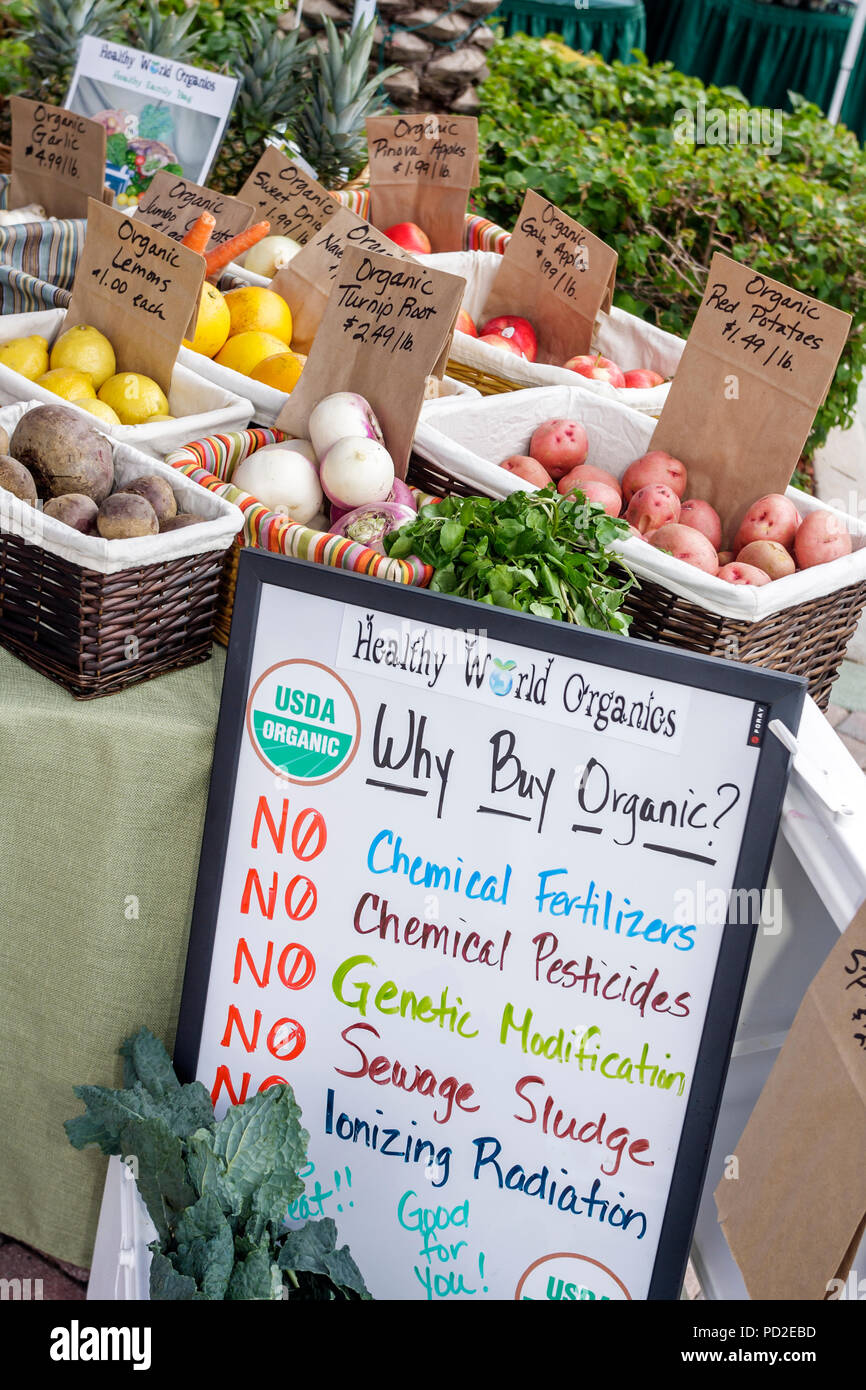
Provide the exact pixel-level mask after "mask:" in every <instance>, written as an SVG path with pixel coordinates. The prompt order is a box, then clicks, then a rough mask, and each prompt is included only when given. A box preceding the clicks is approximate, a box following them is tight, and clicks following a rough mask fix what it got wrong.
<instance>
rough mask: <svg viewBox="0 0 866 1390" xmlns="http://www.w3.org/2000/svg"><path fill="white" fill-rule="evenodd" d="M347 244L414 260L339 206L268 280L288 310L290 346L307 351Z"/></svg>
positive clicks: (346, 209)
mask: <svg viewBox="0 0 866 1390" xmlns="http://www.w3.org/2000/svg"><path fill="white" fill-rule="evenodd" d="M347 246H355V247H357V248H358V250H360V251H378V252H379V253H380V254H381V255H384V256H395V257H396V258H397V259H398V260H407V261H413V260H414V257H413V256H410V255H409V253H408V251H403V250H402V249H401V248H400V247H399V246H395V245H394V243H393V241H389V239H388V237H386V236H385V235H384V233H383V232H379V231H377V230H376V228H375V227H374V226H372V225H371V223H369V222H365V221H364V219H363V217H359V216H358V214H357V213H355V212H352V210H351V209H350V208H340V209H339V211H338V212H337V213H336V214H335V216H334V217H332V218H331V219H330V221H329V222H327V223H326V224H325V226H324V227H323V228H322V229H321V231H319V232H316V233H315V234H314V235H313V236H312V237H311V238H310V240H309V241H308V242H307V244H306V246H305V247H304V249H303V251H299V252H298V254H297V255H296V256H293V257H292V260H291V262H290V263H289V264H288V265H287V266H286V267H285V269H284V270H280V271H278V272H277V274H276V275H275V276H274V278H273V280H272V281H271V289H272V290H275V291H276V293H277V294H279V295H282V297H283V299H284V300H285V301H286V303H287V304H288V306H289V308H290V309H291V311H292V346H293V347H294V348H295V350H296V351H297V352H306V353H308V352H309V351H310V347H311V345H312V342H313V339H314V337H315V336H316V333H317V332H318V329H319V324H320V323H321V321H322V316H323V314H324V312H325V306H326V305H327V303H328V297H329V295H330V293H331V289H332V287H333V284H334V281H335V280H336V278H337V272H338V271H339V269H340V262H341V261H342V259H343V252H344V250H345V249H346V247H347Z"/></svg>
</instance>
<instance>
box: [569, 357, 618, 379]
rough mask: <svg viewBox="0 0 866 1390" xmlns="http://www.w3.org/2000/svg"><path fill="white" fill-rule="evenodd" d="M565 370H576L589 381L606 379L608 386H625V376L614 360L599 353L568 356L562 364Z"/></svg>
mask: <svg viewBox="0 0 866 1390" xmlns="http://www.w3.org/2000/svg"><path fill="white" fill-rule="evenodd" d="M562 365H563V366H564V367H565V368H566V370H567V371H569V372H577V373H578V374H579V375H580V376H585V377H588V378H589V379H590V381H606V382H607V383H608V385H609V386H625V377H624V376H623V374H622V372H621V371H620V369H619V367H618V366H617V365H616V363H615V362H611V360H610V358H609V357H602V355H601V353H600V352H599V353H590V354H589V355H588V356H583V357H569V359H568V361H567V362H563V364H562Z"/></svg>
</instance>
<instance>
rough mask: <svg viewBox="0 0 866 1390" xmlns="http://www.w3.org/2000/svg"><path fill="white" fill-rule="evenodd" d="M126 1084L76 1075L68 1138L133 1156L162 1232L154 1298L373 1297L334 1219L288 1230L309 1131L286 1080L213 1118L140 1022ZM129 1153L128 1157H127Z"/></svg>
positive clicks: (197, 1087)
mask: <svg viewBox="0 0 866 1390" xmlns="http://www.w3.org/2000/svg"><path fill="white" fill-rule="evenodd" d="M120 1055H121V1056H122V1058H123V1089H122V1090H119V1091H112V1090H109V1089H107V1088H106V1087H103V1086H76V1087H75V1094H76V1095H77V1096H78V1097H79V1099H80V1100H83V1101H84V1104H85V1106H86V1107H87V1109H86V1113H85V1114H84V1115H79V1116H77V1117H76V1118H75V1119H74V1120H67V1122H66V1126H65V1128H66V1133H67V1135H68V1137H69V1141H70V1143H71V1144H73V1145H74V1147H75V1148H76V1149H84V1148H86V1147H88V1146H90V1145H97V1146H98V1147H99V1148H100V1149H101V1150H102V1152H103V1153H104V1154H119V1155H120V1156H121V1157H122V1158H123V1159H124V1161H125V1162H129V1166H130V1167H131V1169H132V1171H133V1173H134V1174H135V1177H136V1181H137V1183H138V1190H139V1192H140V1194H141V1196H142V1199H143V1200H144V1203H145V1205H146V1207H147V1210H148V1213H149V1215H150V1218H151V1220H152V1221H153V1224H154V1226H155V1227H156V1230H157V1233H158V1239H157V1240H156V1241H155V1242H154V1243H153V1244H152V1245H151V1246H150V1250H151V1252H152V1255H153V1259H152V1263H151V1267H150V1296H151V1298H152V1299H172V1300H192V1299H348V1300H358V1299H363V1300H366V1299H369V1298H370V1294H369V1293H368V1292H367V1289H366V1288H365V1286H364V1281H363V1279H362V1277H361V1273H360V1271H359V1269H358V1267H357V1265H356V1264H355V1261H354V1260H353V1259H352V1256H351V1255H350V1254H349V1249H348V1247H347V1246H343V1247H342V1248H341V1249H339V1250H338V1249H337V1248H336V1234H337V1232H336V1227H335V1225H334V1223H333V1221H331V1220H329V1219H327V1218H325V1219H323V1220H321V1221H309V1222H307V1224H306V1225H305V1226H303V1227H302V1228H301V1229H300V1230H297V1231H287V1230H285V1229H284V1224H283V1223H284V1221H285V1219H286V1217H287V1215H288V1207H289V1203H290V1202H294V1201H296V1200H297V1199H298V1197H300V1195H301V1193H302V1192H303V1190H304V1184H303V1182H302V1180H301V1178H300V1177H299V1170H300V1169H301V1168H302V1167H303V1165H304V1163H305V1161H306V1152H307V1141H308V1139H309V1135H308V1134H307V1132H306V1130H304V1129H302V1128H301V1124H300V1120H301V1112H300V1109H299V1107H298V1105H297V1104H296V1102H295V1098H294V1095H293V1093H292V1089H291V1087H290V1086H286V1085H279V1086H271V1087H269V1089H268V1090H267V1091H263V1092H260V1093H258V1094H257V1095H254V1096H251V1097H250V1098H249V1099H248V1100H246V1101H244V1103H243V1104H242V1105H233V1106H231V1107H230V1109H229V1110H227V1111H226V1113H225V1115H224V1116H223V1118H222V1119H221V1120H219V1121H217V1120H216V1119H215V1117H214V1110H213V1105H212V1104H211V1098H210V1096H209V1095H208V1092H207V1090H206V1089H205V1087H204V1086H203V1085H202V1084H201V1082H200V1081H194V1082H192V1084H191V1085H187V1086H183V1085H181V1083H180V1082H179V1081H178V1079H177V1076H176V1075H175V1072H174V1068H173V1067H172V1064H171V1059H170V1058H169V1055H168V1053H167V1052H166V1050H165V1048H164V1046H163V1045H162V1043H161V1042H160V1041H159V1039H158V1038H156V1037H154V1035H153V1034H152V1033H151V1032H149V1030H148V1029H147V1028H142V1029H140V1030H139V1032H138V1033H137V1034H135V1036H134V1037H131V1038H127V1040H126V1042H125V1043H124V1044H123V1046H122V1047H121V1049H120ZM132 1160H134V1162H133V1161H132Z"/></svg>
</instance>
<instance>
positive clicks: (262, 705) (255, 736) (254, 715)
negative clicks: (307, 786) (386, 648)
mask: <svg viewBox="0 0 866 1390" xmlns="http://www.w3.org/2000/svg"><path fill="white" fill-rule="evenodd" d="M247 733H248V734H249V736H250V740H251V742H252V745H253V748H254V749H255V750H256V753H257V754H258V756H259V757H260V758H261V760H262V762H263V763H264V764H265V766H266V767H268V768H270V769H271V770H272V771H273V772H276V773H278V774H279V775H280V776H281V777H285V778H286V780H287V781H289V782H302V783H311V782H330V780H331V779H332V778H333V777H338V776H339V775H340V773H341V772H344V771H345V769H346V768H347V767H348V766H349V763H350V762H351V761H352V759H353V758H354V756H355V754H356V752H357V751H358V740H359V738H360V734H361V715H360V712H359V710H358V704H357V701H356V700H355V697H354V695H353V694H352V692H351V690H350V689H349V687H348V686H347V684H346V682H345V681H344V680H342V679H341V678H340V677H339V676H338V675H337V674H336V673H335V672H334V671H332V670H330V668H329V667H327V666H323V665H322V664H321V663H320V662H318V661H301V660H296V661H281V662H279V663H278V664H277V665H276V666H271V667H270V669H269V670H267V671H265V673H264V675H262V676H259V679H258V680H257V681H256V683H255V685H254V686H253V688H252V691H251V693H250V698H249V701H248V703H247Z"/></svg>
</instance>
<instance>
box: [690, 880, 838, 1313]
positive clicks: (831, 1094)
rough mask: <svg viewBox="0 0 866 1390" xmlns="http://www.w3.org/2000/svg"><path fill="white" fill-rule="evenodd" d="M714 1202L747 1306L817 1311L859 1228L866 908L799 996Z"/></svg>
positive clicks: (831, 1291) (830, 1291)
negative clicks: (803, 1302) (813, 1306)
mask: <svg viewBox="0 0 866 1390" xmlns="http://www.w3.org/2000/svg"><path fill="white" fill-rule="evenodd" d="M736 1158H737V1169H736V1171H737V1173H738V1176H737V1177H730V1178H728V1177H726V1178H723V1179H722V1181H721V1182H720V1183H719V1185H718V1187H717V1188H716V1191H715V1198H716V1206H717V1208H718V1212H719V1221H720V1222H721V1224H722V1230H723V1231H724V1234H725V1237H726V1239H727V1242H728V1244H729V1245H730V1247H731V1253H732V1254H733V1256H734V1259H735V1260H736V1262H737V1264H738V1265H739V1267H740V1271H741V1273H742V1275H743V1279H744V1281H745V1284H746V1288H747V1289H748V1290H749V1294H750V1296H751V1297H752V1298H754V1299H798V1300H799V1299H824V1298H826V1297H827V1296H828V1295H830V1296H833V1295H834V1293H835V1294H836V1296H837V1297H838V1286H834V1283H833V1281H835V1280H841V1281H844V1279H845V1278H846V1276H847V1274H848V1271H849V1269H850V1267H851V1262H852V1260H853V1258H854V1255H855V1253H856V1250H857V1245H858V1244H859V1239H858V1237H859V1236H860V1235H861V1233H862V1231H863V1228H864V1218H866V904H864V906H863V907H861V909H860V911H859V912H858V913H857V915H856V917H855V918H854V920H853V922H852V923H851V924H850V926H849V927H848V928H847V930H846V931H845V932H844V933H843V934H842V936H841V938H840V939H839V941H838V942H837V944H836V945H835V946H834V947H833V950H832V951H831V952H830V954H829V956H828V957H827V959H826V961H825V962H824V964H823V966H822V967H821V969H820V970H819V972H818V974H817V975H816V977H815V979H814V981H813V982H812V984H811V985H810V987H809V990H808V991H807V994H806V997H805V999H804V1000H803V1003H802V1004H801V1005H800V1008H799V1010H798V1013H797V1016H796V1018H795V1019H794V1022H793V1024H792V1026H791V1031H790V1033H789V1034H788V1037H787V1039H786V1040H785V1044H784V1046H783V1048H782V1051H781V1052H780V1054H779V1057H778V1059H777V1061H776V1064H775V1066H774V1067H773V1070H772V1072H771V1073H770V1076H769V1078H768V1080H767V1084H766V1086H765V1087H764V1089H763V1091H762V1092H761V1095H760V1098H759V1100H758V1103H757V1105H756V1106H755V1108H754V1110H753V1111H752V1114H751V1117H750V1119H749V1123H748V1124H747V1125H746V1128H745V1130H744V1132H743V1135H742V1138H741V1139H740V1142H739V1143H738V1144H737V1146H736Z"/></svg>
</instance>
